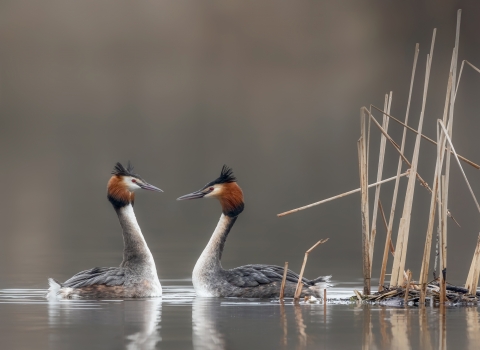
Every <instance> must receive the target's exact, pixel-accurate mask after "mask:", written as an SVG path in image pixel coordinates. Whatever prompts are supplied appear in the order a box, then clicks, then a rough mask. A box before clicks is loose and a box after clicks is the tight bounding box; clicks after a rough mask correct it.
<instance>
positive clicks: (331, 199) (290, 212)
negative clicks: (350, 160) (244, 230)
mask: <svg viewBox="0 0 480 350" xmlns="http://www.w3.org/2000/svg"><path fill="white" fill-rule="evenodd" d="M408 174H410V172H409V171H406V172H404V173H403V174H400V177H403V176H407V175H408ZM396 178H397V177H396V176H393V177H390V178H388V179H384V180H382V181H379V182H375V183H373V184H370V185H368V188H372V187H375V186H377V185H379V184H384V183H386V182H389V181H393V180H396ZM360 191H361V188H357V189H355V190H351V191H348V192H345V193H341V194H338V195H336V196H333V197H330V198H327V199H323V200H321V201H319V202H315V203H312V204H308V205H305V206H303V207H299V208H295V209H292V210H289V211H286V212H283V213H280V214H277V216H278V217H282V216H285V215H288V214H293V213H296V212H297V211H300V210H304V209H308V208H311V207H314V206H317V205H320V204H323V203H327V202H330V201H333V200H335V199H338V198H342V197H346V196H348V195H351V194H354V193H357V192H360Z"/></svg>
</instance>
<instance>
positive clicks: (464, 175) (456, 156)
mask: <svg viewBox="0 0 480 350" xmlns="http://www.w3.org/2000/svg"><path fill="white" fill-rule="evenodd" d="M438 124H439V125H440V127H441V128H442V131H443V134H444V135H445V137H446V139H447V141H448V145H449V146H450V147H451V149H452V153H453V155H454V156H455V159H456V160H457V163H458V166H459V167H460V171H461V172H462V174H463V178H464V179H465V182H466V183H467V186H468V189H469V190H470V194H471V195H472V197H473V200H474V201H475V204H476V206H477V210H478V212H479V213H480V204H478V200H477V197H475V194H474V193H473V189H472V186H470V182H469V181H468V179H467V175H466V174H465V171H464V170H463V168H462V164H461V163H460V159H459V158H458V154H457V152H456V151H455V147H453V143H452V139H451V138H450V136H448V133H447V129H446V128H445V125H444V124H443V122H442V121H441V120H440V119H439V120H438Z"/></svg>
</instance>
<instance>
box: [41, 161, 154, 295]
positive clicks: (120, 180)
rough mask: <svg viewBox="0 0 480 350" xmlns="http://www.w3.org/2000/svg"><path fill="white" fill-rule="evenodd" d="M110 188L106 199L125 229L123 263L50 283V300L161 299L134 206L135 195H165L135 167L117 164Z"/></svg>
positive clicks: (152, 262)
mask: <svg viewBox="0 0 480 350" xmlns="http://www.w3.org/2000/svg"><path fill="white" fill-rule="evenodd" d="M112 175H113V176H112V177H111V178H110V180H109V181H108V185H107V197H108V200H109V201H110V203H112V205H113V208H114V209H115V211H116V213H117V215H118V219H119V221H120V226H122V229H123V244H124V248H123V261H122V263H121V264H120V267H94V268H93V269H90V270H85V271H82V272H79V273H77V274H76V275H74V276H73V277H71V278H70V279H69V280H67V281H66V282H64V283H60V282H57V281H55V280H54V279H52V278H49V279H48V283H49V285H50V288H49V290H48V294H47V298H57V297H58V298H67V299H71V298H75V299H76V298H88V299H99V298H145V297H158V296H161V295H162V286H161V285H160V281H159V280H158V276H157V269H156V267H155V261H154V260H153V256H152V253H150V250H149V249H148V246H147V243H146V242H145V239H144V238H143V235H142V231H141V230H140V226H138V223H137V219H136V217H135V213H134V212H133V204H134V200H135V193H134V191H135V190H137V189H139V188H142V189H144V190H150V191H157V192H163V191H162V190H161V189H159V188H157V187H155V186H152V185H150V184H149V183H147V182H146V181H145V180H144V179H142V178H141V177H140V176H139V175H137V174H135V173H133V167H132V166H130V164H128V167H127V168H125V167H124V166H123V165H122V164H120V163H117V164H116V165H115V167H114V168H113V171H112Z"/></svg>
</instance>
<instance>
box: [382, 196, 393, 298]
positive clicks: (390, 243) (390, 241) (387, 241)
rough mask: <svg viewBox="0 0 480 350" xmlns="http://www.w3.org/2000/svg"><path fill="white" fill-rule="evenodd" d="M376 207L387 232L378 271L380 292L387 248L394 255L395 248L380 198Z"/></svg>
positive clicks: (383, 280)
mask: <svg viewBox="0 0 480 350" xmlns="http://www.w3.org/2000/svg"><path fill="white" fill-rule="evenodd" d="M378 207H379V209H380V213H381V214H382V218H383V224H384V226H385V232H386V233H387V235H386V238H385V248H384V250H383V251H384V252H385V251H386V252H387V254H384V255H383V260H382V269H381V271H380V280H379V282H378V291H379V292H381V291H382V290H383V284H384V282H385V274H386V272H387V261H388V248H389V247H390V253H391V254H392V255H393V256H395V248H394V247H393V243H392V240H391V235H390V236H389V235H388V224H387V218H386V217H385V212H384V211H383V206H382V202H381V201H380V199H379V200H378Z"/></svg>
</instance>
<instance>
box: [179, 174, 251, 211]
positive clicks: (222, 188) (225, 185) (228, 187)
mask: <svg viewBox="0 0 480 350" xmlns="http://www.w3.org/2000/svg"><path fill="white" fill-rule="evenodd" d="M197 198H217V199H218V200H219V201H220V204H221V205H222V211H223V214H225V215H227V216H230V217H235V216H237V215H239V214H240V213H241V212H242V211H243V208H244V202H243V192H242V189H241V188H240V186H238V185H237V179H236V178H235V176H234V175H233V171H232V169H231V168H229V167H228V166H226V165H224V166H223V167H222V171H221V173H220V176H219V177H218V178H217V179H215V180H213V181H211V182H209V183H208V184H206V185H205V186H203V187H202V188H201V189H199V190H198V191H195V192H192V193H189V194H186V195H184V196H181V197H179V198H177V200H179V201H181V200H186V199H197Z"/></svg>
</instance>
